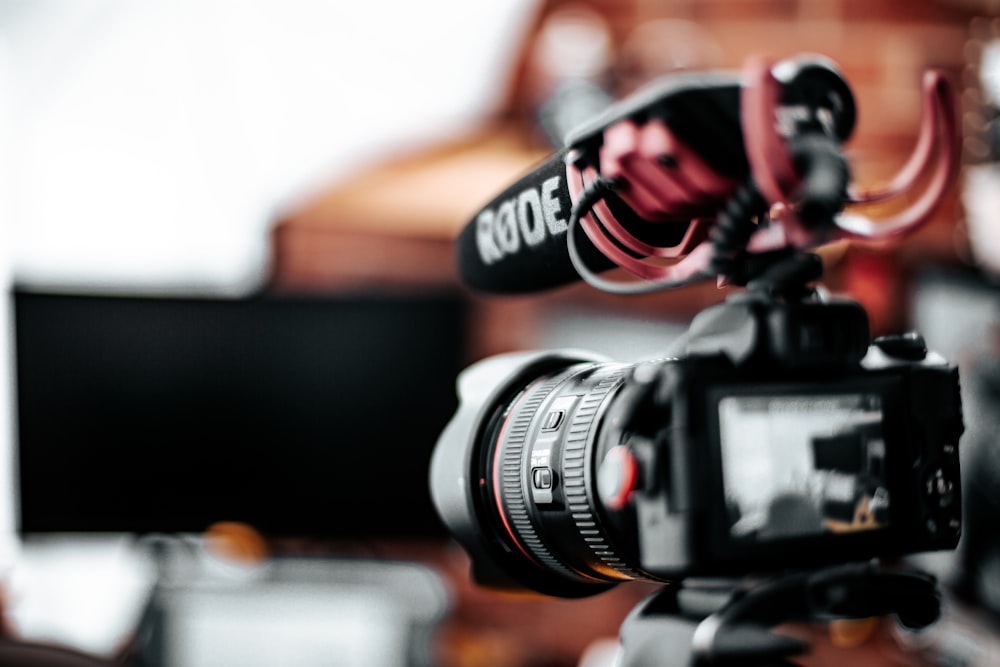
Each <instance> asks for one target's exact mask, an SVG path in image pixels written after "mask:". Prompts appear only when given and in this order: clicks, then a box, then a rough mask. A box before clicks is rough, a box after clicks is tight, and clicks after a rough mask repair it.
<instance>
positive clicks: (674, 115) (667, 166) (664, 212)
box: [456, 56, 958, 294]
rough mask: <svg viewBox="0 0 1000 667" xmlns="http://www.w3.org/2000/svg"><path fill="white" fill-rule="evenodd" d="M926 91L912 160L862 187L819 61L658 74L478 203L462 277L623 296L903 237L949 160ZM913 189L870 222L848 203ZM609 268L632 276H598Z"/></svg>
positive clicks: (924, 209) (848, 112)
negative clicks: (789, 256)
mask: <svg viewBox="0 0 1000 667" xmlns="http://www.w3.org/2000/svg"><path fill="white" fill-rule="evenodd" d="M923 92H924V104H925V108H926V110H927V112H926V113H925V114H924V123H923V125H922V127H921V137H920V139H919V141H918V144H917V148H916V149H915V151H914V154H913V156H912V157H911V159H910V160H909V162H908V163H907V165H906V166H905V167H904V168H903V170H902V171H901V172H900V174H899V176H897V177H896V178H895V179H894V180H893V181H892V183H891V184H890V185H889V186H888V187H884V188H881V189H874V188H867V189H860V188H856V187H854V185H853V184H852V183H851V182H850V169H849V168H848V164H847V160H846V158H845V157H844V155H843V151H842V150H841V145H842V143H843V142H844V141H846V140H847V139H848V138H849V137H850V135H851V133H852V132H853V130H854V126H855V122H856V107H855V102H854V97H853V93H852V92H851V89H850V87H849V85H848V84H847V82H846V81H845V80H844V78H843V77H842V76H841V74H840V72H839V71H838V70H837V68H836V67H835V66H834V65H833V64H832V63H831V62H830V61H829V60H827V59H825V58H821V57H817V56H800V57H797V58H791V59H787V60H782V61H779V62H777V63H774V64H771V63H769V62H767V61H766V60H763V59H751V60H750V61H748V63H747V65H746V66H745V67H744V68H743V70H742V71H736V72H731V71H707V72H682V73H675V74H672V75H669V76H667V77H664V78H663V79H660V80H658V81H656V82H653V83H652V84H650V85H649V86H648V87H647V88H645V89H643V90H640V91H638V92H636V93H634V94H633V95H631V96H629V97H627V98H625V99H624V100H621V101H620V102H618V103H616V104H614V105H612V106H611V107H610V108H609V109H607V110H606V111H605V112H603V113H601V114H600V115H598V116H597V117H596V118H595V119H594V120H593V121H592V122H590V123H588V124H586V125H584V126H582V127H580V128H578V129H577V130H576V131H575V132H572V133H571V134H570V135H569V136H568V137H567V140H566V147H565V148H564V149H562V150H560V151H558V152H556V153H554V154H553V155H551V156H550V157H549V158H547V159H546V160H544V161H543V162H541V163H540V164H539V165H537V166H536V167H535V169H533V170H532V171H530V172H529V173H528V174H526V175H525V176H523V177H522V178H521V179H520V180H519V181H517V182H515V183H514V184H513V185H511V186H510V187H508V188H507V189H505V190H504V191H503V192H501V193H500V194H499V195H498V196H497V197H495V198H494V199H493V200H492V201H491V202H489V204H487V205H486V206H485V207H483V208H482V209H481V210H480V211H479V212H478V213H476V214H475V215H474V216H473V217H472V219H471V220H470V221H469V222H468V223H467V224H466V226H465V228H464V229H463V230H462V231H461V233H460V234H459V236H458V239H457V243H456V250H457V255H458V257H457V259H458V268H459V274H460V277H461V279H462V281H463V282H464V283H465V284H466V285H467V286H468V287H470V288H472V289H474V290H477V291H481V292H485V293H491V294H522V293H528V292H536V291H542V290H547V289H551V288H556V287H560V286H564V285H567V284H569V283H572V282H574V281H576V280H579V279H581V278H582V279H583V280H585V281H586V282H588V283H589V284H590V285H592V286H594V287H596V288H598V289H601V290H603V291H608V292H612V293H619V294H637V293H646V292H652V291H657V290H661V289H666V288H672V287H679V286H682V285H686V284H689V283H691V282H694V281H698V280H705V279H710V278H716V279H719V280H720V281H723V282H726V283H731V284H737V285H745V284H746V283H747V282H749V281H750V280H753V279H754V277H755V276H756V274H757V273H758V272H759V270H760V269H759V267H762V266H767V265H769V263H770V258H771V257H773V256H774V255H775V254H779V255H780V254H781V253H790V252H798V251H801V250H805V249H810V248H814V247H816V246H819V245H823V244H825V243H829V242H832V241H836V240H840V239H863V240H864V239H875V240H879V239H884V238H887V237H894V236H899V235H902V234H904V233H906V232H909V231H910V230H912V229H914V228H916V227H917V226H919V225H920V224H922V223H923V222H924V221H925V220H926V219H927V218H929V217H930V215H931V214H932V213H933V211H934V208H935V207H936V205H937V204H938V203H939V202H940V200H941V198H942V196H943V193H944V191H945V189H946V187H947V184H948V183H949V182H950V180H951V177H952V176H953V172H954V171H955V169H956V165H957V163H958V148H957V146H958V141H957V137H958V120H957V111H956V98H955V93H954V89H953V86H952V84H951V83H950V82H949V81H948V79H947V78H946V77H944V75H943V74H941V73H940V72H934V71H931V72H928V73H927V74H926V75H925V80H924V90H923ZM935 153H936V154H935ZM920 184H924V185H923V186H922V187H923V192H919V193H918V194H919V196H918V197H916V198H913V197H912V196H911V198H910V201H912V203H911V204H909V206H908V207H907V208H905V209H903V210H902V211H899V212H897V213H895V214H894V215H893V216H891V217H890V218H888V219H886V220H882V221H880V222H879V223H878V224H873V223H872V221H870V220H868V219H867V218H865V217H863V216H862V215H859V214H856V213H852V212H844V211H843V209H844V207H845V206H847V205H856V206H864V205H871V204H878V205H880V206H882V205H883V204H884V203H885V202H886V201H889V200H892V199H897V198H900V197H902V196H904V195H906V196H910V194H911V191H913V190H918V189H919V188H920V187H921V185H920ZM609 269H620V270H621V272H624V274H625V275H626V276H631V277H632V278H638V279H639V280H638V281H636V280H630V281H619V280H608V279H605V278H604V277H602V276H600V275H598V274H601V273H604V272H605V271H607V270H609Z"/></svg>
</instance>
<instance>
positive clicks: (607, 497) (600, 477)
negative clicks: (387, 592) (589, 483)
mask: <svg viewBox="0 0 1000 667" xmlns="http://www.w3.org/2000/svg"><path fill="white" fill-rule="evenodd" d="M638 481H639V463H638V461H636V458H635V454H633V453H632V450H630V449H629V448H628V447H625V446H623V445H618V446H617V447H612V448H611V449H610V450H609V451H608V454H607V456H606V457H605V458H604V463H602V464H601V467H600V469H599V470H598V471H597V495H599V496H600V498H601V500H602V501H603V502H604V505H605V506H606V507H607V508H608V509H611V510H620V509H622V508H624V507H625V505H626V504H627V503H628V501H629V499H630V498H631V497H632V493H633V492H634V491H635V490H636V487H637V486H638Z"/></svg>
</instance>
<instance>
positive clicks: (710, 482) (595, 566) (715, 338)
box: [431, 290, 962, 597]
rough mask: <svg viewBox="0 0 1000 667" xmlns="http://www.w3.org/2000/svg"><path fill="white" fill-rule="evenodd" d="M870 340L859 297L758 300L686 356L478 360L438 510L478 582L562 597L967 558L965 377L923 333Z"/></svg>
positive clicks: (439, 464)
mask: <svg viewBox="0 0 1000 667" xmlns="http://www.w3.org/2000/svg"><path fill="white" fill-rule="evenodd" d="M868 341H869V337H868V321H867V316H866V314H865V311H864V310H863V309H862V308H861V307H860V306H859V305H858V304H856V303H854V302H851V301H829V300H828V301H823V300H820V299H819V297H817V296H815V295H814V296H812V297H806V298H792V299H787V300H786V299H782V298H775V297H773V296H770V295H768V294H764V293H761V292H758V291H753V290H751V291H748V292H746V293H740V294H736V295H733V296H731V297H730V298H729V300H727V301H726V302H724V303H722V304H719V305H717V306H714V307H711V308H709V309H707V310H705V311H703V312H702V313H700V314H699V315H698V316H697V317H696V318H695V319H694V320H693V321H692V323H691V326H690V329H689V332H688V336H687V338H686V340H685V341H684V342H685V348H686V349H685V350H684V352H683V354H681V355H679V356H678V357H676V358H667V359H659V360H651V361H645V362H641V363H636V364H624V363H616V362H613V361H610V360H605V359H599V358H596V357H594V356H593V355H589V354H587V353H584V352H579V351H568V350H561V351H554V352H527V353H513V354H508V355H501V356H498V357H494V358H490V359H487V360H485V361H482V362H479V363H478V364H475V365H474V366H472V367H471V368H469V369H468V370H466V371H465V372H464V373H463V374H462V376H461V377H460V378H459V382H458V387H459V399H460V405H459V408H458V411H457V413H456V415H455V416H454V418H453V419H452V421H451V422H450V424H449V425H448V426H447V428H446V429H445V431H444V432H443V434H442V436H441V438H440V441H439V443H438V445H437V448H436V450H435V453H434V458H433V460H432V467H431V470H432V477H431V488H432V492H433V496H434V500H435V504H436V506H437V508H438V511H439V512H440V514H441V516H442V517H443V518H444V520H445V522H446V523H447V524H448V526H449V528H450V529H451V531H452V533H453V534H454V535H455V537H456V538H457V539H458V540H459V541H460V542H461V543H462V544H463V546H464V547H465V548H466V549H467V550H468V552H469V553H470V554H471V556H472V560H473V567H474V573H475V576H476V579H477V581H479V582H480V583H482V584H484V585H489V586H494V587H511V586H514V587H527V588H530V589H534V590H536V591H539V592H542V593H545V594H549V595H557V596H567V597H575V596H581V595H589V594H593V593H597V592H600V591H602V590H604V589H606V588H607V587H609V586H611V585H614V584H616V583H618V582H621V581H625V580H633V579H650V580H655V581H674V580H680V579H683V578H686V577H691V576H698V577H704V576H733V575H744V574H747V573H763V572H778V571H782V570H792V569H804V568H814V567H820V566H825V565H833V564H839V563H844V562H851V561H864V560H867V559H871V558H873V557H876V556H880V557H887V556H895V555H903V554H908V553H914V552H920V551H928V550H936V549H950V548H953V547H955V546H956V544H957V541H958V538H959V534H960V527H961V493H960V481H959V460H958V438H959V436H960V434H961V432H962V416H961V403H960V398H959V385H958V376H957V371H956V369H955V368H954V367H953V366H951V365H949V364H948V363H947V362H946V361H945V360H944V359H943V358H941V357H940V356H938V355H936V354H935V353H933V352H928V351H927V349H926V345H925V344H924V342H923V340H922V339H921V338H920V336H919V335H917V334H909V335H905V336H894V337H883V338H879V339H876V340H875V341H874V343H872V344H871V345H869V343H868Z"/></svg>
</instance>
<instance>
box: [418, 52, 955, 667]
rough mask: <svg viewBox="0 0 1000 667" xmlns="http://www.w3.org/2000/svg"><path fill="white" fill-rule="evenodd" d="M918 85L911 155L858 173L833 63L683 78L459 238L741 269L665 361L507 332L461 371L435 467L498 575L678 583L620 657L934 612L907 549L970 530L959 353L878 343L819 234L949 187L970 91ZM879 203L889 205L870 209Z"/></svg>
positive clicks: (506, 282)
mask: <svg viewBox="0 0 1000 667" xmlns="http://www.w3.org/2000/svg"><path fill="white" fill-rule="evenodd" d="M923 99H924V104H925V107H926V113H925V114H924V121H923V124H922V126H921V137H920V139H919V141H918V143H917V148H916V149H915V150H914V153H913V155H912V156H911V158H910V160H909V161H908V162H907V164H906V165H905V166H904V168H903V169H902V170H901V172H900V173H899V175H897V177H896V178H894V179H893V180H892V181H891V182H890V184H889V185H888V186H885V187H882V188H859V187H857V186H856V185H855V184H854V183H852V182H851V169H850V167H849V165H848V162H847V159H846V157H845V155H844V153H843V151H842V144H843V142H845V141H847V140H848V138H849V137H850V135H851V133H852V130H853V128H854V124H855V117H856V109H855V103H854V98H853V96H852V94H851V89H850V87H849V85H848V84H847V82H846V81H845V80H844V79H843V77H842V76H841V75H840V73H839V71H838V70H837V68H836V67H835V66H834V65H833V64H832V63H831V62H830V61H828V60H826V59H824V58H822V57H817V56H803V57H797V58H792V59H789V60H785V61H780V62H778V63H776V64H773V65H772V64H771V63H769V62H768V61H766V60H764V59H751V60H750V61H749V62H748V63H747V65H746V67H745V68H744V70H743V72H742V73H741V74H733V73H719V72H706V73H684V74H677V75H675V76H670V77H667V78H666V79H665V80H663V81H660V82H656V83H654V84H652V85H651V86H650V87H649V88H648V89H647V90H645V91H641V92H639V93H637V94H635V95H634V96H633V97H631V98H628V99H626V100H623V101H621V102H620V103H618V104H617V105H615V106H613V107H612V108H611V109H609V110H608V111H607V112H606V113H604V114H602V115H601V116H599V117H598V118H595V119H594V120H593V121H592V122H590V123H588V124H586V125H585V126H583V127H581V128H580V129H579V130H577V131H576V132H574V133H571V134H570V135H569V141H568V144H567V145H566V146H565V147H563V149H562V150H560V151H559V152H558V153H556V154H555V155H553V156H551V157H550V158H549V159H548V160H546V161H544V162H543V163H542V164H541V165H539V166H538V167H537V168H536V169H535V170H534V171H533V172H532V173H529V174H528V175H526V176H525V177H524V178H522V179H521V180H520V181H518V182H517V183H515V184H514V185H512V186H510V187H509V188H507V189H506V190H504V191H503V192H501V193H500V195H498V197H497V198H496V199H495V200H494V201H493V202H490V203H489V204H487V205H486V206H485V207H484V208H483V209H482V210H481V211H480V212H479V213H478V214H477V215H475V216H474V217H473V218H472V220H471V221H470V222H469V224H468V225H467V226H466V227H465V229H464V230H463V231H462V233H461V234H460V235H459V237H458V239H457V244H456V245H457V251H458V265H459V271H460V274H461V275H462V278H463V281H464V282H465V283H466V284H467V285H468V286H470V287H472V288H473V289H476V290H480V291H485V292H492V293H496V294H514V293H522V292H531V291H537V290H542V289H549V288H553V287H559V286H562V285H564V284H566V283H568V282H572V281H574V280H578V279H582V280H584V281H585V282H587V283H588V284H589V285H590V286H592V287H594V288H597V289H599V290H602V291H605V292H609V293H615V294H623V295H628V294H645V293H649V292H652V291H658V290H663V289H673V288H680V287H684V286H686V285H690V284H692V283H693V282H696V281H703V280H709V279H715V280H717V281H718V284H719V285H720V286H725V285H729V286H734V287H743V288H745V289H744V290H743V291H733V292H731V293H730V295H729V296H728V297H727V298H726V299H725V300H724V301H723V302H721V303H718V304H716V305H714V306H711V307H709V308H707V309H705V310H703V311H701V312H700V313H699V314H698V315H696V316H695V317H694V319H693V320H692V321H691V323H690V326H689V328H688V330H687V333H686V334H685V335H684V336H682V337H681V338H680V339H679V340H678V341H675V342H673V343H672V344H671V346H670V347H669V348H668V349H666V350H665V351H664V353H663V354H662V356H660V357H658V358H654V359H649V360H644V361H639V362H635V361H632V362H617V361H614V360H611V359H607V358H603V357H601V356H599V355H595V354H592V353H589V352H586V351H582V350H574V349H564V350H552V351H526V352H514V353H508V354H503V355H498V356H494V357H490V358H487V359H486V360H483V361H480V362H478V363H476V364H474V365H472V366H471V367H469V368H468V369H466V370H465V371H464V372H463V373H462V374H461V375H460V376H459V378H458V394H459V406H458V409H457V412H456V413H455V415H454V417H453V418H452V420H451V421H450V422H449V423H448V425H447V426H446V428H445V429H444V431H443V433H442V434H441V436H440V438H439V441H438V443H437V446H436V448H435V450H434V453H433V456H432V460H431V470H430V486H431V495H432V499H433V501H434V504H435V506H436V508H437V510H438V513H439V515H440V517H441V518H442V519H443V521H444V523H445V524H446V526H447V527H448V529H449V530H450V531H451V533H452V535H453V536H454V537H455V538H456V539H457V540H458V541H459V542H460V543H461V544H462V545H463V546H464V547H465V549H466V550H467V552H468V553H469V555H470V556H471V562H472V570H473V576H474V578H475V579H476V581H477V582H479V583H480V584H483V585H486V586H490V587H494V588H501V589H527V590H534V591H537V592H539V593H542V594H546V595H552V596H560V597H570V598H572V597H582V596H587V595H592V594H596V593H600V592H602V591H604V590H607V589H608V588H610V587H613V586H615V585H617V584H619V583H621V582H625V581H632V580H647V581H653V582H664V583H671V584H676V585H669V586H663V587H661V588H660V590H659V592H658V593H656V594H654V595H653V596H651V597H650V598H649V599H648V600H647V601H645V602H644V603H643V604H642V605H640V606H639V607H637V608H636V609H635V610H633V613H632V614H630V616H629V618H627V619H626V621H625V623H624V624H623V625H622V631H621V641H622V647H623V650H624V653H623V657H622V661H621V662H620V663H619V664H620V665H621V666H622V667H626V666H627V667H632V666H638V665H644V666H645V665H658V666H662V665H694V664H697V665H700V664H706V663H713V664H714V663H715V662H716V661H717V660H719V661H722V662H725V664H734V663H739V664H748V665H750V664H753V665H756V664H761V665H762V664H768V665H773V664H788V663H785V662H783V658H784V657H787V656H790V655H795V654H799V653H802V652H804V651H806V650H808V648H809V647H808V645H806V644H804V643H803V642H799V641H792V640H789V639H788V638H787V637H784V636H781V635H777V634H769V633H768V632H767V630H766V628H768V627H772V626H778V625H781V624H782V623H784V622H786V621H799V620H804V621H815V620H829V619H835V618H867V617H875V616H884V615H888V614H895V616H896V617H897V619H898V620H899V621H900V622H901V623H903V624H904V625H906V626H908V627H911V628H922V627H925V626H926V625H929V624H930V623H932V622H934V620H936V618H937V616H938V614H939V612H940V595H939V593H938V590H937V587H936V582H935V580H934V579H933V577H930V576H928V575H925V574H923V573H920V572H915V571H906V570H898V571H892V570H891V569H889V568H888V567H887V564H888V563H890V562H891V561H893V560H897V559H898V558H899V557H903V556H906V555H909V554H914V553H918V552H924V551H931V550H942V549H952V548H954V547H955V546H956V545H957V543H958V540H959V537H960V534H961V527H962V494H961V483H960V481H961V480H960V469H959V438H960V436H961V434H962V432H963V428H964V427H963V421H962V407H961V399H960V391H959V379H958V374H957V371H956V369H955V367H954V366H952V365H951V364H949V363H948V362H947V361H946V360H945V359H944V358H942V357H941V356H940V355H938V354H936V353H934V352H931V351H929V350H928V349H927V345H926V343H925V342H924V340H923V338H922V337H921V336H920V335H919V334H917V333H907V334H900V335H893V336H881V337H879V338H876V339H875V340H874V341H872V340H871V337H870V330H869V322H868V316H867V314H866V312H865V310H864V309H863V308H862V307H861V306H860V305H859V304H858V303H856V302H854V301H850V300H845V299H834V298H831V297H829V295H828V294H827V293H826V292H825V290H823V289H822V288H821V287H820V286H819V285H818V283H817V281H818V279H819V278H820V277H821V275H822V272H823V261H822V259H821V257H820V255H819V252H820V251H819V250H818V249H819V248H820V247H821V246H823V245H825V244H828V243H830V242H833V241H853V240H859V241H861V242H863V243H864V242H869V241H874V242H878V243H880V244H882V243H885V242H887V241H890V240H892V239H895V238H899V237H901V236H902V235H904V234H906V233H908V232H910V231H911V230H913V229H916V228H917V227H919V226H920V225H921V224H922V223H923V222H925V221H926V220H927V219H928V218H929V217H930V216H931V214H932V213H933V211H934V209H935V207H936V205H937V204H938V203H939V202H940V201H941V200H942V198H943V195H944V193H945V191H946V189H947V186H948V185H949V183H950V182H951V179H952V177H953V175H954V173H955V170H956V168H957V163H958V153H959V148H958V147H959V141H958V135H959V132H958V129H959V122H958V114H957V103H956V96H955V92H954V88H953V86H952V85H951V84H950V82H949V81H948V78H947V77H946V76H945V75H943V73H940V72H928V73H927V74H926V75H925V78H924V84H923ZM900 201H902V202H904V203H903V206H902V207H899V206H898V205H897V206H896V209H897V210H895V211H891V209H892V205H893V204H898V202H900ZM887 204H888V207H887V206H886V205H887ZM872 205H876V206H878V207H880V208H883V209H884V208H888V209H890V213H889V215H888V217H884V218H882V219H881V220H880V221H879V222H877V223H876V222H874V221H873V220H870V219H869V218H868V217H867V216H866V215H863V214H859V213H858V212H857V210H858V209H859V208H861V209H862V210H863V207H865V206H872ZM610 270H616V271H617V277H619V278H622V277H624V278H625V280H618V279H610V280H609V279H607V278H605V277H604V276H601V275H598V274H599V273H603V272H606V271H610ZM629 278H631V280H628V279H629ZM713 581H718V582H722V583H721V585H720V586H718V587H713V586H712V584H711V582H713ZM684 643H686V644H687V646H688V649H689V650H687V651H679V650H678V648H679V647H681V645H682V644H684ZM775 660H777V661H778V662H774V661H775Z"/></svg>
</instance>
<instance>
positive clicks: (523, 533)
mask: <svg viewBox="0 0 1000 667" xmlns="http://www.w3.org/2000/svg"><path fill="white" fill-rule="evenodd" d="M562 379H563V378H562V376H557V377H555V378H550V379H549V380H546V381H545V382H542V383H541V384H539V385H537V386H536V387H534V388H533V389H530V390H529V392H528V394H529V395H528V396H527V397H526V398H525V399H524V401H523V402H522V403H519V404H518V405H516V406H515V408H514V414H513V415H512V416H511V423H510V424H509V432H508V433H507V435H506V436H505V437H503V438H502V441H501V443H500V446H501V447H503V460H502V467H501V474H502V478H501V480H500V495H501V497H502V498H503V505H504V509H505V510H506V512H507V518H508V520H509V521H510V523H511V527H512V528H513V530H514V532H515V533H517V535H516V537H517V538H519V541H520V542H521V545H522V546H524V547H525V548H526V549H527V550H528V551H530V552H531V554H532V555H533V556H534V557H535V558H536V559H538V561H539V562H540V563H542V564H543V565H545V566H546V567H548V568H551V569H553V570H556V571H558V572H562V573H564V574H567V575H570V576H575V573H573V572H572V570H570V568H568V567H566V565H564V564H563V563H562V562H561V561H559V560H558V559H557V558H556V557H555V556H553V555H552V553H551V552H550V551H549V550H548V549H547V548H546V546H545V543H544V542H543V541H542V540H541V539H539V537H538V533H536V532H535V527H534V526H533V525H532V522H531V518H530V517H529V515H528V509H527V506H526V503H525V500H524V489H523V487H522V486H521V483H522V477H523V474H524V468H523V463H522V455H523V451H524V442H525V439H526V438H527V435H528V428H529V427H530V426H531V419H532V417H534V415H535V412H537V410H538V408H539V406H540V405H541V404H542V401H544V400H545V398H546V397H547V396H548V395H549V394H550V393H552V390H553V389H554V388H555V387H556V386H557V385H558V384H559V382H560V381H561V380H562Z"/></svg>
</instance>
